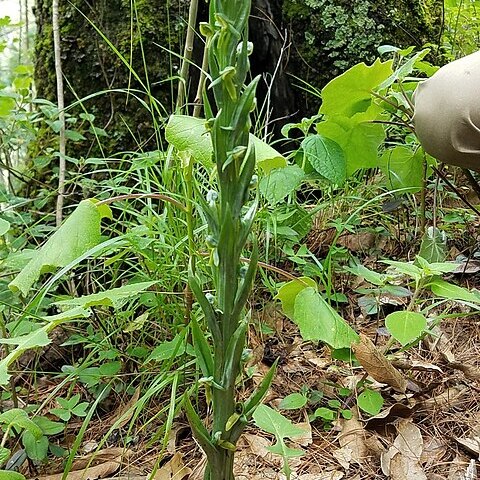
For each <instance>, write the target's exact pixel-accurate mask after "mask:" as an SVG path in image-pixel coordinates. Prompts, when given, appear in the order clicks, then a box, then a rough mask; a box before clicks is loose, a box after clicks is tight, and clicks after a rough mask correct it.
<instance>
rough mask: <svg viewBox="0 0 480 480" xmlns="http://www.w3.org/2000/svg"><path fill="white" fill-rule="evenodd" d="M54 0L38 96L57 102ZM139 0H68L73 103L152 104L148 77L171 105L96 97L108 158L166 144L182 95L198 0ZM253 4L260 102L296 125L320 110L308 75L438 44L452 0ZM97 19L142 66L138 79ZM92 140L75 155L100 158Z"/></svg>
mask: <svg viewBox="0 0 480 480" xmlns="http://www.w3.org/2000/svg"><path fill="white" fill-rule="evenodd" d="M51 3H52V2H51V0H36V9H35V10H36V12H35V13H36V21H37V27H38V28H37V31H38V35H37V39H36V54H35V58H36V62H35V77H36V87H37V91H38V96H39V97H42V98H47V99H49V100H52V101H55V76H54V73H53V72H54V58H53V47H52V44H53V42H52V29H51ZM130 3H131V2H130V0H72V2H68V1H67V0H60V17H61V18H60V25H61V37H62V63H63V70H64V75H65V78H66V80H67V82H68V85H69V86H70V88H71V89H73V91H72V90H71V89H69V88H68V86H67V85H66V92H65V95H66V105H68V104H69V103H71V102H73V101H75V99H76V98H83V97H86V96H88V95H90V94H93V93H95V92H98V91H101V90H108V89H127V88H129V87H130V88H131V89H137V90H140V91H141V92H143V93H139V97H140V100H143V101H145V102H146V104H147V105H148V104H149V101H148V95H147V93H146V92H145V88H144V87H143V86H142V84H141V83H142V82H143V83H144V84H149V85H150V92H151V94H152V96H153V97H154V98H155V99H156V100H157V101H158V102H159V104H160V105H161V107H160V110H159V112H161V114H160V115H159V112H157V113H156V114H154V115H153V116H152V114H151V113H149V112H148V109H146V108H144V107H142V106H141V105H140V103H139V101H138V100H136V99H135V98H134V96H133V95H130V96H129V95H127V94H125V93H123V94H122V93H118V92H116V93H114V92H110V93H106V94H103V95H101V96H97V97H95V98H94V99H91V100H88V101H86V102H85V107H86V108H87V110H88V111H89V113H92V114H94V115H95V117H96V120H95V125H96V126H98V127H102V128H105V127H107V132H108V133H109V137H108V138H107V139H102V143H103V145H104V153H105V155H111V154H113V153H115V152H121V151H128V150H132V149H138V148H139V146H142V148H144V149H145V148H147V149H148V148H150V149H151V148H158V147H160V148H161V147H162V145H158V143H160V142H161V139H157V138H156V137H155V135H154V128H155V123H156V122H161V118H160V119H159V118H158V117H159V116H162V117H164V118H166V117H167V116H168V114H169V113H170V112H171V111H172V109H173V107H174V104H175V99H176V96H175V92H176V85H177V79H176V78H175V76H176V75H177V74H178V72H179V67H180V63H181V60H180V58H179V57H178V56H177V54H179V53H181V52H182V51H183V38H184V35H185V32H186V25H187V21H188V6H189V0H169V1H166V0H148V1H147V0H136V1H135V2H133V3H135V4H136V12H133V14H132V12H131V9H130ZM253 3H254V8H253V10H252V18H251V22H250V37H251V40H252V41H253V42H254V45H255V48H254V53H253V55H252V57H251V63H252V74H253V75H256V74H258V73H262V74H263V75H264V79H265V81H263V82H261V84H260V86H259V105H262V104H263V99H265V98H266V97H267V92H269V95H270V97H268V98H269V100H268V101H266V103H265V109H264V113H268V115H267V117H268V119H269V121H272V122H273V121H274V120H275V119H278V118H280V117H281V118H283V120H282V121H281V122H280V123H282V122H283V123H285V122H287V121H288V122H291V121H295V120H298V119H300V118H302V117H304V116H306V115H310V114H312V113H316V112H317V111H318V107H319V103H320V100H319V99H318V98H315V97H313V96H312V95H309V94H307V93H306V92H305V88H306V85H305V84H304V83H303V81H305V82H308V83H309V84H310V85H311V86H312V87H313V88H316V89H320V88H321V87H322V86H323V85H325V83H326V82H328V81H329V80H330V79H331V78H333V77H334V76H336V75H338V74H339V73H341V72H342V71H344V70H345V69H347V68H348V67H350V66H352V65H354V64H355V63H358V62H360V61H367V62H369V61H372V59H373V58H374V57H375V56H376V55H377V50H376V49H377V47H378V46H379V45H382V44H393V45H396V46H400V47H402V46H408V45H416V46H421V45H423V44H424V43H426V42H431V43H438V41H439V37H440V34H441V25H442V21H441V19H442V6H443V1H442V0H370V1H368V0H254V2H253ZM207 7H208V5H207V3H206V2H204V1H200V2H199V19H200V20H205V19H206V11H207ZM85 17H87V18H88V20H87V18H85ZM89 20H90V21H91V22H92V23H93V24H94V25H95V26H96V27H98V29H99V30H100V31H101V32H102V33H103V35H105V37H107V38H108V39H109V40H110V41H111V42H112V44H113V45H114V47H115V48H116V49H117V50H118V52H120V53H121V54H122V55H123V56H124V57H125V61H126V62H127V63H128V64H131V65H132V66H133V68H134V69H135V71H136V73H137V74H138V77H139V78H138V79H137V78H135V76H134V75H132V74H131V73H130V72H129V69H128V68H127V66H126V65H125V64H124V63H123V62H122V60H121V59H120V58H119V57H118V55H116V54H115V53H114V52H113V51H112V49H111V48H110V47H109V46H108V45H107V43H106V42H105V40H104V39H102V36H101V34H99V33H98V32H97V31H96V30H95V28H94V27H93V26H92V25H91V24H90V23H89ZM142 41H143V44H142ZM142 45H143V46H142ZM200 47H201V44H200V41H199V40H198V38H197V41H196V45H195V50H194V56H193V61H194V62H195V63H196V64H197V65H201V56H202V52H201V48H200ZM142 49H143V55H144V59H145V62H144V59H143V57H142ZM282 55H283V56H282ZM280 57H281V58H280ZM145 67H146V68H145ZM190 73H191V83H190V85H187V90H188V94H189V99H190V101H191V102H193V100H194V96H195V81H196V79H197V78H198V69H196V68H191V69H190ZM272 76H273V77H274V78H273V83H272V82H271V81H272ZM147 79H148V81H147ZM270 83H272V85H270V86H269V84H270ZM272 125H273V123H272V124H271V125H269V129H268V131H271V127H272ZM277 125H278V124H277ZM152 140H153V141H152ZM91 147H92V145H91V143H88V142H83V143H81V144H75V147H74V148H75V149H76V150H77V151H76V152H74V156H80V155H86V154H90V155H92V154H93V153H92V151H91ZM71 148H72V147H71ZM68 153H70V154H72V152H67V154H68Z"/></svg>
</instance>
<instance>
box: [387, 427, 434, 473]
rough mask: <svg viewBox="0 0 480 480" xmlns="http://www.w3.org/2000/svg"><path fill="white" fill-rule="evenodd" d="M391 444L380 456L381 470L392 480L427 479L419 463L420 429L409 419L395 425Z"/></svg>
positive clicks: (420, 452)
mask: <svg viewBox="0 0 480 480" xmlns="http://www.w3.org/2000/svg"><path fill="white" fill-rule="evenodd" d="M397 432H398V435H397V437H396V438H395V441H394V442H393V445H392V446H391V447H390V448H389V450H388V451H387V452H385V453H384V454H383V455H382V456H381V466H382V471H383V473H384V474H385V475H387V476H388V477H390V478H392V480H427V476H426V475H425V472H424V471H423V468H422V466H421V465H420V457H421V454H422V450H423V438H422V434H421V433H420V429H419V428H418V427H417V426H416V425H414V424H413V423H412V422H411V421H410V420H402V421H401V422H400V423H399V424H398V426H397Z"/></svg>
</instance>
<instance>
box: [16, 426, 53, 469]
mask: <svg viewBox="0 0 480 480" xmlns="http://www.w3.org/2000/svg"><path fill="white" fill-rule="evenodd" d="M22 442H23V446H24V447H25V451H26V452H27V455H28V458H31V459H32V460H37V461H39V462H40V461H42V460H45V458H47V454H48V438H47V437H46V436H45V435H42V436H41V437H40V438H38V439H37V438H35V437H34V436H33V435H32V434H31V433H30V431H28V430H27V431H25V432H23V435H22Z"/></svg>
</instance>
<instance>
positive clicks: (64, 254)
mask: <svg viewBox="0 0 480 480" xmlns="http://www.w3.org/2000/svg"><path fill="white" fill-rule="evenodd" d="M105 207H107V206H106V205H102V206H97V205H96V204H95V202H94V201H92V200H83V201H82V202H80V204H79V205H78V207H77V208H76V209H75V210H74V212H73V213H72V214H71V215H70V216H69V217H68V218H67V220H65V222H64V223H63V225H61V226H60V228H59V229H58V230H57V231H56V232H55V233H54V234H53V235H52V236H51V237H50V238H49V239H48V240H47V242H46V243H45V244H44V245H43V246H42V247H41V248H40V249H39V250H37V251H36V252H35V255H34V256H33V258H32V259H31V260H30V262H29V263H28V264H27V265H26V266H25V267H24V268H23V269H22V271H21V272H20V273H19V274H18V275H17V276H16V277H15V278H14V279H13V281H12V282H10V284H9V288H10V289H11V290H12V291H14V292H20V293H22V294H23V295H25V296H26V295H27V294H28V292H29V291H30V289H31V287H32V285H33V284H34V283H35V282H36V281H37V280H38V279H39V277H40V275H42V274H43V273H46V272H52V271H55V270H56V269H57V268H61V267H65V266H66V265H68V264H69V263H71V262H73V261H74V260H75V259H76V258H78V257H80V256H81V255H83V254H84V253H85V252H87V251H88V250H89V249H91V248H93V247H94V246H96V245H97V244H99V243H100V221H101V219H102V217H105V216H108V215H111V212H110V209H109V208H108V207H107V209H106V208H105Z"/></svg>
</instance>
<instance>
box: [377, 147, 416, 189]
mask: <svg viewBox="0 0 480 480" xmlns="http://www.w3.org/2000/svg"><path fill="white" fill-rule="evenodd" d="M379 166H380V168H381V169H382V171H383V173H384V174H385V176H386V177H387V186H388V188H390V189H391V190H397V189H401V188H409V189H410V190H409V192H411V193H416V192H419V191H420V190H421V189H422V186H423V152H422V150H421V149H418V148H417V149H415V150H413V149H412V147H408V146H405V145H397V146H395V147H393V148H390V149H388V150H386V151H385V152H384V154H383V155H382V156H381V157H380V160H379Z"/></svg>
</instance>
